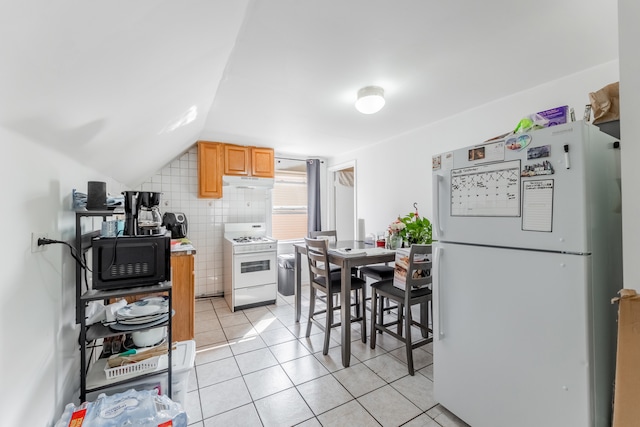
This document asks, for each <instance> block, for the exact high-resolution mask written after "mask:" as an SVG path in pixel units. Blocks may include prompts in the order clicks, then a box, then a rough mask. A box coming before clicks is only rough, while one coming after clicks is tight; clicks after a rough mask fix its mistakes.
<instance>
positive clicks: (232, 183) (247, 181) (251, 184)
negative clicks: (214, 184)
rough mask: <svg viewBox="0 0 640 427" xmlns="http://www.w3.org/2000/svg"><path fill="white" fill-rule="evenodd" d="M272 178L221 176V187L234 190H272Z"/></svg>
mask: <svg viewBox="0 0 640 427" xmlns="http://www.w3.org/2000/svg"><path fill="white" fill-rule="evenodd" d="M273 182H274V179H273V178H257V177H255V176H234V175H223V176H222V185H227V186H229V187H236V188H273Z"/></svg>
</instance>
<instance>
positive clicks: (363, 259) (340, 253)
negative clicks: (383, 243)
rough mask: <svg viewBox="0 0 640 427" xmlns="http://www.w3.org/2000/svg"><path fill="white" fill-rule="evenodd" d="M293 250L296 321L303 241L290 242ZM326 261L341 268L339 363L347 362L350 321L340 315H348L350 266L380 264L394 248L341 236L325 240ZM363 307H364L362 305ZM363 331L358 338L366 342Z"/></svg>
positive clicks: (299, 309) (391, 255)
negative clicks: (326, 249) (327, 244)
mask: <svg viewBox="0 0 640 427" xmlns="http://www.w3.org/2000/svg"><path fill="white" fill-rule="evenodd" d="M293 246H294V250H295V287H294V295H295V298H294V300H295V320H296V322H300V314H301V312H302V291H301V290H302V268H305V266H306V265H307V263H306V262H305V264H304V265H303V264H302V255H305V258H306V254H307V246H306V244H305V243H304V242H300V243H296V244H294V245H293ZM328 257H329V262H330V263H332V264H335V265H338V266H339V267H340V269H341V280H340V282H341V283H340V285H341V286H340V319H342V320H341V322H340V330H341V334H340V335H341V343H342V366H344V367H345V368H346V367H348V366H349V363H350V361H351V322H349V321H345V320H344V319H350V318H351V313H350V310H351V274H352V273H351V269H352V268H353V267H360V266H363V265H371V264H381V263H388V262H394V261H395V251H393V250H390V249H385V248H380V247H375V246H374V245H372V244H368V243H365V242H362V241H356V240H341V241H337V242H329V251H328ZM362 309H363V310H365V307H363V308H362ZM366 341H367V337H366V334H363V336H362V342H366Z"/></svg>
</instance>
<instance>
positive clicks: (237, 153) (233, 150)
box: [224, 144, 251, 176]
mask: <svg viewBox="0 0 640 427" xmlns="http://www.w3.org/2000/svg"><path fill="white" fill-rule="evenodd" d="M249 156H250V151H249V147H244V146H242V145H231V144H225V145H224V174H225V175H237V176H248V175H249V172H250V171H251V169H250V163H249V162H250V160H251V157H249Z"/></svg>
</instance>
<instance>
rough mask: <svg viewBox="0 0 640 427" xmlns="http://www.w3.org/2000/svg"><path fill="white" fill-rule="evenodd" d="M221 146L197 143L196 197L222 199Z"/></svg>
mask: <svg viewBox="0 0 640 427" xmlns="http://www.w3.org/2000/svg"><path fill="white" fill-rule="evenodd" d="M221 145H222V144H218V143H212V142H202V141H198V196H199V197H209V198H218V199H219V198H220V197H222V165H221V163H222V150H221Z"/></svg>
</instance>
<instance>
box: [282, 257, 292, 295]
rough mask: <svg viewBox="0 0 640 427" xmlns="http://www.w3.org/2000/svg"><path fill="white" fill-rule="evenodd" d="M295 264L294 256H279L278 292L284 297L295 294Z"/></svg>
mask: <svg viewBox="0 0 640 427" xmlns="http://www.w3.org/2000/svg"><path fill="white" fill-rule="evenodd" d="M295 262H296V261H295V255H294V254H282V255H278V292H280V294H282V295H285V296H288V295H293V294H294V290H293V283H294V280H295V278H294V273H295V270H294V269H295Z"/></svg>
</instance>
